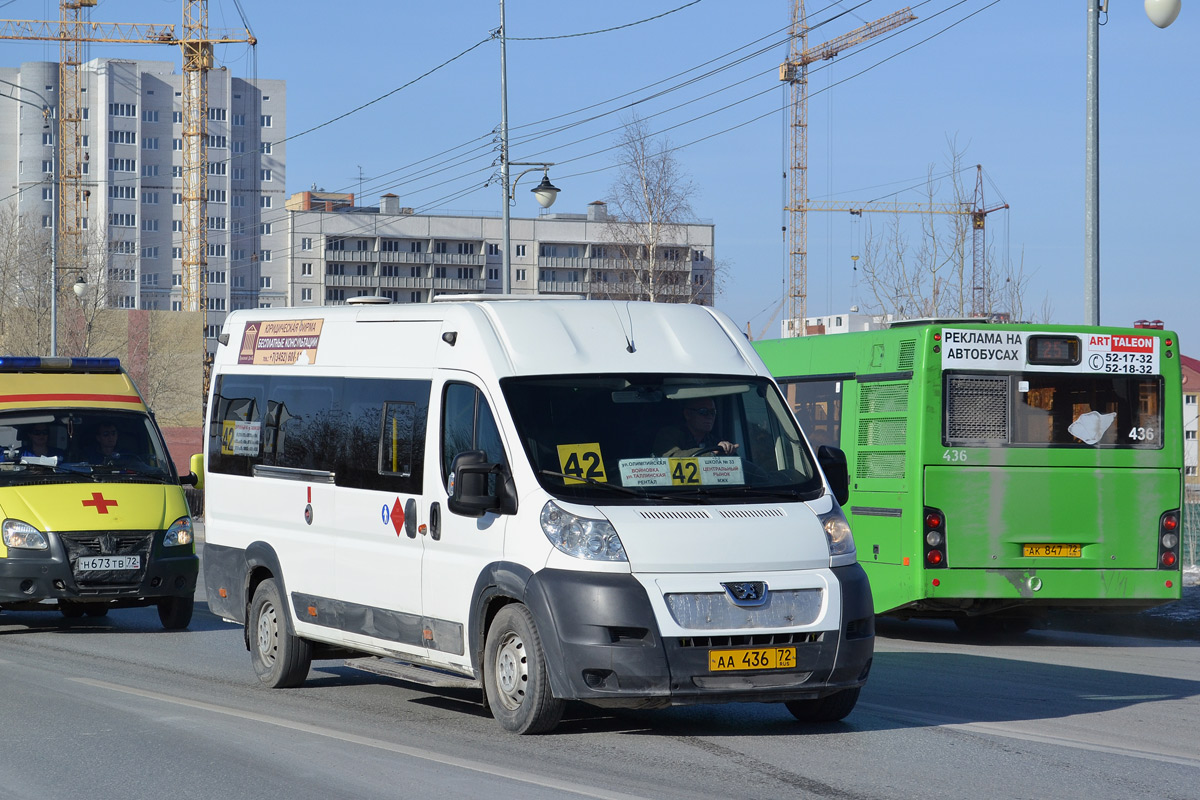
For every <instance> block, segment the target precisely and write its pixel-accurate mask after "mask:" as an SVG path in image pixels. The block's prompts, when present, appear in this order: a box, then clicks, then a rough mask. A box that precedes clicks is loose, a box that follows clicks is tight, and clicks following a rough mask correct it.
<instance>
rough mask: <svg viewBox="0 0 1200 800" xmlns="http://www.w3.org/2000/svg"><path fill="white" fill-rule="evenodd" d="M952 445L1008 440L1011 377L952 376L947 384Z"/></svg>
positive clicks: (949, 433) (947, 419) (948, 431)
mask: <svg viewBox="0 0 1200 800" xmlns="http://www.w3.org/2000/svg"><path fill="white" fill-rule="evenodd" d="M946 439H947V441H949V442H950V443H951V444H967V443H974V442H1006V441H1008V376H1007V375H1000V376H995V377H987V376H981V375H951V376H950V377H949V378H948V379H947V381H946Z"/></svg>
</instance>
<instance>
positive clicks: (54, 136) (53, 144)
mask: <svg viewBox="0 0 1200 800" xmlns="http://www.w3.org/2000/svg"><path fill="white" fill-rule="evenodd" d="M0 83H5V84H8V85H9V86H14V87H16V88H17V89H20V90H21V91H23V92H29V93H30V94H32V95H33V96H34V97H37V98H40V99H41V101H42V104H41V105H38V104H37V103H33V102H30V101H29V100H26V99H25V98H23V97H16V96H15V95H5V97H8V98H9V99H12V100H16V101H17V102H18V103H24V104H25V105H27V106H33V107H34V108H36V109H37V110H38V111H40V112H42V120H43V125H42V129H43V130H49V131H50V161H51V164H52V165H53V171H52V172H51V177H52V179H53V181H52V183H51V186H53V187H54V189H53V191H54V207H55V213H54V214H53V215H51V219H53V223H52V226H51V228H50V355H52V356H57V355H58V213H57V209H58V203H59V200H60V198H59V196H58V195H59V191H58V131H57V130H55V129H54V128H53V127H51V125H50V120H51V118H52V117H57V116H58V115H57V114H51V109H50V101H49V100H47V99H46V98H45V97H42V95H41V94H39V93H38V92H36V91H34V90H33V89H30V88H29V87H28V86H21V85H20V84H16V83H12V82H11V81H5V80H0Z"/></svg>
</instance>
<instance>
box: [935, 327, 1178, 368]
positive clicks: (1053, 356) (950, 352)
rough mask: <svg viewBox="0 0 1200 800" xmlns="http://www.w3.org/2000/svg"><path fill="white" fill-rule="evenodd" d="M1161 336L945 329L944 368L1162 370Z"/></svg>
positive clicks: (943, 345) (943, 343) (943, 339)
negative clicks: (1160, 358)
mask: <svg viewBox="0 0 1200 800" xmlns="http://www.w3.org/2000/svg"><path fill="white" fill-rule="evenodd" d="M1158 359H1159V341H1158V337H1157V336H1150V335H1141V334H1108V333H1103V334H1102V333H1049V332H1045V333H1040V332H1037V331H1012V330H987V329H984V328H978V329H962V328H945V329H943V330H942V369H970V370H997V371H1003V372H1084V373H1108V374H1125V375H1157V374H1158V372H1159V360H1158Z"/></svg>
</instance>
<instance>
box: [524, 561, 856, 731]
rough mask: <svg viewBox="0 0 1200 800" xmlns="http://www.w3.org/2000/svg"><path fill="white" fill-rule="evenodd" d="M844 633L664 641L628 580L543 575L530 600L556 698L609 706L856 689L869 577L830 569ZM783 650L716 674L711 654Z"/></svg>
mask: <svg viewBox="0 0 1200 800" xmlns="http://www.w3.org/2000/svg"><path fill="white" fill-rule="evenodd" d="M832 571H833V572H834V574H835V575H836V576H837V578H838V588H839V590H840V591H841V593H842V609H843V617H842V619H841V620H840V628H839V629H836V630H825V631H819V632H803V633H795V634H778V633H775V634H767V635H757V634H751V635H746V636H739V637H727V636H726V637H698V636H697V637H662V636H661V635H660V634H659V632H658V625H657V623H656V621H655V617H654V611H653V609H652V608H651V606H650V601H649V598H647V596H646V591H645V589H644V588H643V587H642V585H641V584H640V583H638V581H637V580H636V579H635V578H634V577H633V576H631V575H611V574H596V573H579V572H567V571H561V570H543V571H541V572H539V573H537V574H536V575H534V576H533V578H532V580H531V581H530V583H529V587H528V592H527V595H526V602H527V603H528V604H529V606H530V607H531V610H532V611H533V613H534V616H535V619H536V621H537V623H538V625H539V628H543V630H541V631H540V638H541V641H542V645H543V647H544V649H545V653H546V659H547V662H548V666H549V672H550V682H551V687H552V689H553V691H554V694H555V696H556V697H559V698H562V699H566V700H583V701H585V702H588V703H592V704H594V705H599V706H607V707H639V708H645V707H656V706H669V705H688V704H693V703H718V702H780V701H785V700H800V699H816V698H820V697H824V696H826V695H829V694H832V693H834V692H837V691H840V690H843V689H850V688H853V687H856V686H862V685H863V684H864V683H865V682H866V679H867V673H868V672H869V670H870V665H871V659H872V656H873V654H874V648H875V623H874V612H873V609H872V603H871V592H870V587H869V584H868V583H867V578H866V574H865V573H864V572H863V571H862V568H861V567H859V566H858V565H857V564H854V565H852V566H849V567H838V568H835V569H833V570H832ZM772 647H781V648H784V649H790V650H792V651H793V652H794V658H795V662H794V664H789V665H788V666H787V667H786V668H769V669H747V670H740V669H739V670H736V671H729V672H725V671H721V672H714V671H712V670H710V668H709V665H710V660H709V654H710V651H730V650H733V651H740V650H746V649H763V648H772Z"/></svg>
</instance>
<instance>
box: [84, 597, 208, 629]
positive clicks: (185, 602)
mask: <svg viewBox="0 0 1200 800" xmlns="http://www.w3.org/2000/svg"><path fill="white" fill-rule="evenodd" d="M195 604H196V598H195V597H193V596H192V595H190V594H189V595H188V596H187V597H160V598H158V620H159V622H161V623H162V626H163V627H164V628H166V629H167V630H169V631H181V630H183V629H184V628H186V627H187V626H188V625H189V624H191V621H192V609H193V607H194V606H195ZM88 613H89V614H90V613H91V611H88Z"/></svg>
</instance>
